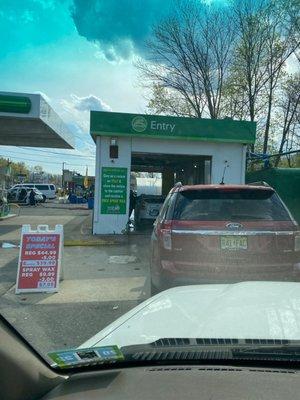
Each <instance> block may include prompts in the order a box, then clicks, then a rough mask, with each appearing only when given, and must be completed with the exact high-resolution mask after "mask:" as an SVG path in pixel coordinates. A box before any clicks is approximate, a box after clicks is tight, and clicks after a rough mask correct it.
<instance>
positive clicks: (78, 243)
mask: <svg viewBox="0 0 300 400" xmlns="http://www.w3.org/2000/svg"><path fill="white" fill-rule="evenodd" d="M114 244H118V242H117V241H113V240H101V239H99V240H65V241H64V246H65V247H71V246H74V247H75V246H78V247H81V246H111V245H114Z"/></svg>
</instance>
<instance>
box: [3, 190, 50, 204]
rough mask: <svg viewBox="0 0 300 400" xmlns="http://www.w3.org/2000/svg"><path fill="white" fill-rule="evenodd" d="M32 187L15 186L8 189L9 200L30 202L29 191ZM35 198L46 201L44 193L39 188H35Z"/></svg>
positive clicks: (39, 201) (37, 200)
mask: <svg viewBox="0 0 300 400" xmlns="http://www.w3.org/2000/svg"><path fill="white" fill-rule="evenodd" d="M31 189H32V188H28V187H26V186H24V187H13V188H11V189H9V190H8V191H7V197H8V201H10V202H18V203H24V204H29V193H30V191H31ZM33 191H34V198H35V201H36V202H37V203H44V201H45V199H44V195H43V193H41V192H40V191H39V190H37V189H35V188H33Z"/></svg>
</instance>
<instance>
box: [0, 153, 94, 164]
mask: <svg viewBox="0 0 300 400" xmlns="http://www.w3.org/2000/svg"><path fill="white" fill-rule="evenodd" d="M0 157H3V158H15V159H17V160H21V161H30V162H34V163H39V161H38V160H33V159H29V158H23V157H16V156H5V155H3V154H0ZM44 163H45V164H56V165H57V164H58V162H57V161H44V160H43V161H42V164H44ZM66 164H67V165H71V166H72V167H75V166H76V167H94V165H93V164H87V163H82V164H71V163H69V162H66Z"/></svg>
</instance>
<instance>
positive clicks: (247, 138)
mask: <svg viewBox="0 0 300 400" xmlns="http://www.w3.org/2000/svg"><path fill="white" fill-rule="evenodd" d="M90 133H91V135H92V137H93V139H94V141H95V143H96V148H97V149H96V174H95V202H94V217H93V233H94V234H114V233H116V234H118V233H122V232H124V230H125V228H126V224H127V222H128V213H129V196H130V173H131V172H156V173H161V176H162V194H163V195H166V194H167V193H168V191H169V190H170V189H171V188H172V187H173V186H174V184H175V183H176V182H178V181H180V182H182V184H219V183H220V182H222V181H223V182H224V183H225V184H226V183H231V184H234V183H235V184H243V183H244V182H245V167H246V147H247V145H249V144H253V143H254V141H255V133H256V125H255V123H253V122H248V121H234V120H231V119H222V120H216V119H215V120H213V119H198V118H181V117H169V116H158V115H140V114H127V113H113V112H102V111H92V112H91V123H90Z"/></svg>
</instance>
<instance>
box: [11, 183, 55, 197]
mask: <svg viewBox="0 0 300 400" xmlns="http://www.w3.org/2000/svg"><path fill="white" fill-rule="evenodd" d="M22 187H28V188H35V189H37V190H39V191H40V192H41V193H42V194H43V198H44V201H46V199H55V197H56V188H55V185H53V184H50V183H18V184H17V185H14V186H13V187H12V189H13V188H22Z"/></svg>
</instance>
